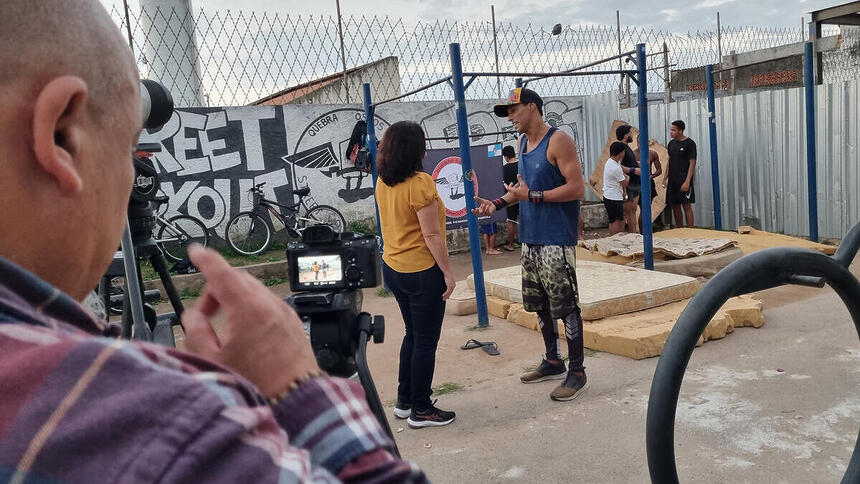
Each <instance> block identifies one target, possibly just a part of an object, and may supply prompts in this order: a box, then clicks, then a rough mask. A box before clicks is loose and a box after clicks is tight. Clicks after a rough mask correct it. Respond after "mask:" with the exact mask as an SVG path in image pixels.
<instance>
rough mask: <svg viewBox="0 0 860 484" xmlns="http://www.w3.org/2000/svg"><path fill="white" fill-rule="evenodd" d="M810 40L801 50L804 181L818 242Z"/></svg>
mask: <svg viewBox="0 0 860 484" xmlns="http://www.w3.org/2000/svg"><path fill="white" fill-rule="evenodd" d="M813 55H814V53H813V52H812V42H807V43H806V46H805V49H804V51H803V84H804V89H805V90H806V183H807V189H806V190H807V195H806V196H807V197H809V238H810V239H811V240H812V241H813V242H818V183H817V180H816V170H815V81H814V79H815V73H814V72H813V70H812V68H813V63H812V62H813V60H812V57H813Z"/></svg>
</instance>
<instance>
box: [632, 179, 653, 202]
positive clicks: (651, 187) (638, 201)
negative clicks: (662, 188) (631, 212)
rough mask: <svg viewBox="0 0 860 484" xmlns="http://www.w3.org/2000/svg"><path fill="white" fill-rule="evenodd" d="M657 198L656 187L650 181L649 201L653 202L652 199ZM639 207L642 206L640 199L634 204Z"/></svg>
mask: <svg viewBox="0 0 860 484" xmlns="http://www.w3.org/2000/svg"><path fill="white" fill-rule="evenodd" d="M656 196H657V185H655V184H654V180H653V179H652V180H651V200H654V197H656ZM636 204H637V205H639V206H640V207H641V206H642V197H641V196H640V197H639V201H637V202H636Z"/></svg>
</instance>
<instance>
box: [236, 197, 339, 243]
mask: <svg viewBox="0 0 860 484" xmlns="http://www.w3.org/2000/svg"><path fill="white" fill-rule="evenodd" d="M265 185H266V183H265V182H263V183H260V184H257V185H255V186H254V187H253V188H251V189H250V190H248V193H250V194H251V196H252V197H253V199H254V208H252V209H251V210H250V211H246V212H240V213H238V214H236V215H235V216H234V217H233V218H231V219H230V221H229V222H227V228H226V230H225V231H224V239H225V240H226V241H227V244H228V245H229V246H230V248H231V249H233V251H234V252H236V253H237V254H240V255H256V254H259V253H261V252H264V251H265V250H266V249H267V248H268V247H269V244H271V242H272V233H273V232H274V229H273V227H272V225H271V221H270V220H268V219H267V218H266V217H263V216H262V215H260V214H259V213H257V212H258V211H259V209H260V208H261V207H264V208H265V209H267V210H268V211H269V212H270V213H271V214H272V215H273V216H274V217H275V218H277V219H278V220H279V221H280V222H281V223H283V224H284V227H286V229H287V230H288V231H289V233H290V235H291V236H293V237H301V234H302V232H304V230H305V229H306V228H307V227H309V226H312V225H328V226H330V227H331V228H332V230H334V231H335V232H343V231H344V230H345V229H346V220H345V219H344V218H343V215H341V213H340V212H339V211H338V210H337V209H336V208H334V207H331V206H328V205H315V206H313V207H308V205H307V203H305V200H304V199H305V197H307V196H308V195H309V194H310V193H311V189H310V188H309V187H304V188H300V189H298V190H294V191H293V192H292V193H293V195H294V196H297V197H299V201H298V202H296V203H295V204H293V205H282V204H280V203H277V202H275V201H274V200H269V199H267V198H266V197H265V196H264V195H263V186H265ZM276 207H277V208H276ZM279 208H280V209H282V210H284V211H286V212H287V215H286V216H284V215H282V214H281V212H280V211H279V210H278V209H279ZM302 210H303V212H302ZM301 213H304V215H301Z"/></svg>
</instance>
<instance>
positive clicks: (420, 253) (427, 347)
mask: <svg viewBox="0 0 860 484" xmlns="http://www.w3.org/2000/svg"><path fill="white" fill-rule="evenodd" d="M425 153H426V137H425V135H424V130H423V129H421V126H420V125H418V124H417V123H414V122H411V121H401V122H398V123H394V124H392V125H391V126H389V127H388V129H386V130H385V134H384V135H383V136H382V140H381V141H380V143H379V154H378V157H377V163H378V167H379V182H378V183H377V185H376V203H377V205H378V206H379V220H380V226H381V228H382V235H383V237H384V239H385V253H384V254H383V256H382V259H383V262H384V265H383V272H384V277H385V283H386V285H387V286H388V289H389V290H390V291H391V292H392V293H393V294H394V298H395V299H396V300H397V304H398V305H399V306H400V313H401V315H402V316H403V323H404V324H405V325H406V334H405V335H404V336H403V342H402V343H401V345H400V369H399V376H398V387H397V404H396V405H395V407H394V416H395V417H397V418H401V419H403V418H405V419H407V423H408V424H409V426H410V427H412V428H421V427H438V426H442V425H448V424H450V423H451V422H453V421H454V418H455V414H454V412H450V411H446V410H442V409H440V408H438V407H436V405H435V402H432V401H430V395H431V393H432V390H431V384H432V383H433V373H434V371H435V367H436V346H437V345H438V343H439V336H440V335H441V333H442V320H443V318H444V316H445V301H446V300H447V299H448V297H449V296H450V295H451V293H452V292H453V291H454V286H455V283H454V274H453V272H451V263H450V261H449V259H448V247H447V245H446V240H445V206H444V204H443V203H442V200H441V199H440V197H439V194H438V192H437V191H436V182H435V181H433V178H432V177H431V176H430V175H428V174H427V173H425V172H424V171H423V170H422V167H421V161H422V160H423V159H424V155H425Z"/></svg>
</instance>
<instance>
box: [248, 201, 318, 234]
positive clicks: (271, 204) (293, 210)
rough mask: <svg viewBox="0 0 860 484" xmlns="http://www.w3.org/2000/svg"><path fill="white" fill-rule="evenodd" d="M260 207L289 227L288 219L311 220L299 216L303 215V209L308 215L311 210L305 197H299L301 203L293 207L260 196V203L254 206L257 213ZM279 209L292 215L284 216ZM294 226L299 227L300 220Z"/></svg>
mask: <svg viewBox="0 0 860 484" xmlns="http://www.w3.org/2000/svg"><path fill="white" fill-rule="evenodd" d="M260 206H262V207H265V208H266V209H267V210H268V211H269V212H270V213H272V215H274V216H275V217H276V218H277V219H278V220H279V221H280V222H281V223H282V224H284V225H287V219H288V218H290V217H295V218H296V219H302V220H309V219H305V218H304V217H302V216H301V215H299V213H301V210H302V209H304V213H308V211H309V210H310V208H309V207H308V205H307V203H305V197H299V201H298V202H296V203H294V204H292V205H283V204H280V203H278V202H276V201H274V200H269V199H268V198H265V197H264V196H262V195H260V198H259V201H258V202H257V204H256V205H255V206H254V209H255V211H256V208H257V207H260ZM275 207H277V208H275ZM278 208H280V209H283V210H287V211H289V212H290V215H289V216H286V217H285V216H284V215H283V214H281V212H280V211H279V210H278ZM294 225H295V226H297V225H298V220H297V221H296V223H295V224H294ZM293 228H295V227H293Z"/></svg>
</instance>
